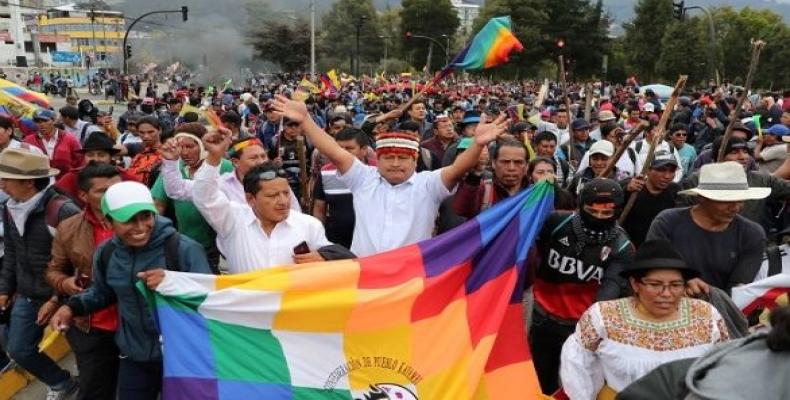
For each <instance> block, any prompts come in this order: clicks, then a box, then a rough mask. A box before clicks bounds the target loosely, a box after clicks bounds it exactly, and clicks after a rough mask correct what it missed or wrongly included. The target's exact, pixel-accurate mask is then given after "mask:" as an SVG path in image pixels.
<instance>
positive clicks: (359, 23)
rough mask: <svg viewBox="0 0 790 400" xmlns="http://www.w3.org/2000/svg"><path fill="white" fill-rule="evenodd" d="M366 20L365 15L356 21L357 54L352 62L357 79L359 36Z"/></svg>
mask: <svg viewBox="0 0 790 400" xmlns="http://www.w3.org/2000/svg"><path fill="white" fill-rule="evenodd" d="M366 19H368V17H367V15H360V16H359V19H357V53H356V61H355V62H354V76H357V77H359V34H360V31H361V30H362V24H364V23H365V20H366Z"/></svg>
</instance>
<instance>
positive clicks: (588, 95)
mask: <svg viewBox="0 0 790 400" xmlns="http://www.w3.org/2000/svg"><path fill="white" fill-rule="evenodd" d="M592 101H593V85H592V84H591V83H589V82H588V83H586V84H585V85H584V119H585V120H587V122H590V114H591V113H592Z"/></svg>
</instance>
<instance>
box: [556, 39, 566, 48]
mask: <svg viewBox="0 0 790 400" xmlns="http://www.w3.org/2000/svg"><path fill="white" fill-rule="evenodd" d="M557 47H558V48H560V49H561V48H563V47H565V41H564V40H562V39H557Z"/></svg>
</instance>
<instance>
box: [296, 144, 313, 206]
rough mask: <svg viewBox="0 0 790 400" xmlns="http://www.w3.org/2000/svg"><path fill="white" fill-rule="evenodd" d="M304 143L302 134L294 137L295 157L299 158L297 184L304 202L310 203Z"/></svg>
mask: <svg viewBox="0 0 790 400" xmlns="http://www.w3.org/2000/svg"><path fill="white" fill-rule="evenodd" d="M306 153H307V152H306V149H305V145H304V136H302V135H299V136H297V137H296V157H297V158H298V159H299V186H300V187H301V189H302V190H301V191H302V199H303V201H304V202H305V203H306V204H310V194H311V193H308V191H307V154H306ZM300 206H301V205H300Z"/></svg>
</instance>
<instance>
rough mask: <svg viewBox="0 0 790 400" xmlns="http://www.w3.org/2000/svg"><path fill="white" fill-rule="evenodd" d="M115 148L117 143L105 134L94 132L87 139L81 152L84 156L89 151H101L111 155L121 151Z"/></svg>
mask: <svg viewBox="0 0 790 400" xmlns="http://www.w3.org/2000/svg"><path fill="white" fill-rule="evenodd" d="M113 146H115V142H114V141H113V140H112V139H110V137H109V136H107V135H106V134H104V132H93V133H91V134H90V136H88V138H87V139H85V145H84V146H82V148H81V149H80V150H79V152H80V153H83V154H84V153H86V152H89V151H95V150H101V151H106V152H108V153H110V154H116V153H118V152H119V151H120V150H118V149H116V148H115V147H113Z"/></svg>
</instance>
